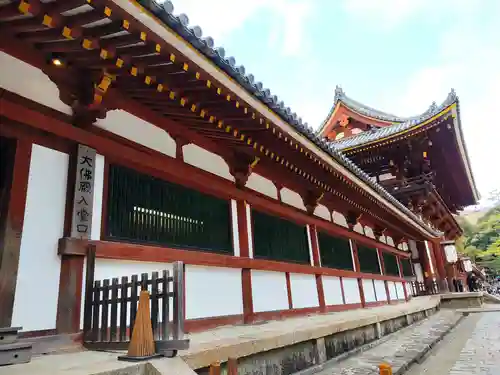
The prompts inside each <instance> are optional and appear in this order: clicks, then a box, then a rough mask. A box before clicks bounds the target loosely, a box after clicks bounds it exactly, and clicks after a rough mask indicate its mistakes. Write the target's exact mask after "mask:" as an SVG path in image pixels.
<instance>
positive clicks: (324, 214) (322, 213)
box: [314, 204, 332, 221]
mask: <svg viewBox="0 0 500 375" xmlns="http://www.w3.org/2000/svg"><path fill="white" fill-rule="evenodd" d="M314 215H316V216H318V217H320V218H322V219H325V220H328V221H332V215H331V214H330V210H329V209H328V208H327V207H326V206H323V205H322V204H318V205H317V206H316V209H315V210H314Z"/></svg>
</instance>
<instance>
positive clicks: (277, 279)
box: [251, 270, 288, 312]
mask: <svg viewBox="0 0 500 375" xmlns="http://www.w3.org/2000/svg"><path fill="white" fill-rule="evenodd" d="M251 274H252V300H253V310H254V311H255V312H262V311H275V310H288V290H287V287H286V276H285V274H284V273H283V272H272V271H259V270H252V271H251Z"/></svg>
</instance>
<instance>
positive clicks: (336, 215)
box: [332, 211, 348, 228]
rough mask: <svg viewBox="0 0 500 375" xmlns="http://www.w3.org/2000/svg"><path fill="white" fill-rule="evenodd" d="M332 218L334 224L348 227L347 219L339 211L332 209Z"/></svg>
mask: <svg viewBox="0 0 500 375" xmlns="http://www.w3.org/2000/svg"><path fill="white" fill-rule="evenodd" d="M332 218H333V222H334V223H335V224H337V225H341V226H343V227H346V228H347V227H348V225H347V220H346V218H345V216H344V215H342V214H341V213H340V212H337V211H333V213H332Z"/></svg>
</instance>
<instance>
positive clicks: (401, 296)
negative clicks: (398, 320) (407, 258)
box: [395, 282, 405, 299]
mask: <svg viewBox="0 0 500 375" xmlns="http://www.w3.org/2000/svg"><path fill="white" fill-rule="evenodd" d="M395 286H396V293H397V296H398V299H405V288H404V286H403V283H400V282H397V283H395Z"/></svg>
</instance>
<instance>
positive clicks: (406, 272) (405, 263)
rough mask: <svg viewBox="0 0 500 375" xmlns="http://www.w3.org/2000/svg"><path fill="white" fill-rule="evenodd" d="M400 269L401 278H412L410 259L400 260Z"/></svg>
mask: <svg viewBox="0 0 500 375" xmlns="http://www.w3.org/2000/svg"><path fill="white" fill-rule="evenodd" d="M401 267H402V269H403V276H406V277H411V276H413V269H412V266H411V261H410V259H404V258H402V259H401Z"/></svg>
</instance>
